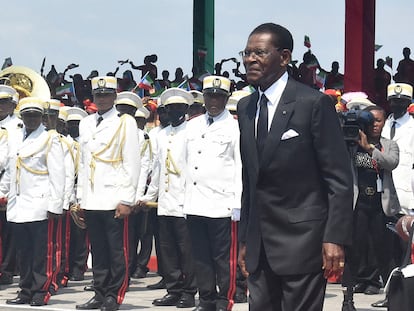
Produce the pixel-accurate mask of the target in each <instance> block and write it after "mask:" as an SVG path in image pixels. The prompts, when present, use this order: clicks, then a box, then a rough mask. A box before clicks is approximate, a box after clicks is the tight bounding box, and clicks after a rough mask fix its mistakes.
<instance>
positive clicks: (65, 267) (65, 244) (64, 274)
mask: <svg viewBox="0 0 414 311" xmlns="http://www.w3.org/2000/svg"><path fill="white" fill-rule="evenodd" d="M70 218H71V217H70V214H69V212H68V211H65V210H64V211H63V214H62V228H61V232H62V233H61V234H62V247H61V249H62V250H61V252H62V255H61V265H60V271H59V273H58V275H57V284H58V286H59V287H61V286H66V284H67V281H68V278H69V250H70V249H69V246H70Z"/></svg>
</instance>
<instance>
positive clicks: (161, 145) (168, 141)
mask: <svg viewBox="0 0 414 311" xmlns="http://www.w3.org/2000/svg"><path fill="white" fill-rule="evenodd" d="M186 126H187V122H183V123H182V124H180V125H179V126H177V127H172V126H171V125H170V126H167V127H165V128H163V129H162V130H160V131H159V133H158V134H157V138H156V148H157V149H156V150H157V151H156V158H155V159H154V165H153V170H152V176H151V183H150V185H149V187H148V190H147V193H146V194H145V196H144V197H143V200H144V201H155V200H156V199H157V197H158V216H174V217H184V212H183V206H184V191H183V190H184V186H185V178H184V174H185V134H186V131H185V128H186Z"/></svg>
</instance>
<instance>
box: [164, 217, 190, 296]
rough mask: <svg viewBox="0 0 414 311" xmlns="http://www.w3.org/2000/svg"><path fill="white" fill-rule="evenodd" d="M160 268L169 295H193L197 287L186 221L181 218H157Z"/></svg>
mask: <svg viewBox="0 0 414 311" xmlns="http://www.w3.org/2000/svg"><path fill="white" fill-rule="evenodd" d="M158 221H159V230H160V231H159V233H160V236H159V242H160V252H161V253H162V256H161V266H162V267H163V276H164V279H165V282H166V287H167V291H168V293H170V294H176V295H181V294H183V293H187V294H190V295H195V294H196V292H197V285H196V280H195V272H194V258H193V254H192V251H191V239H190V234H189V232H188V227H187V223H186V220H185V219H184V218H182V217H173V216H158Z"/></svg>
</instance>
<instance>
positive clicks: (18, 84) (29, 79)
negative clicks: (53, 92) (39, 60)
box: [0, 66, 50, 100]
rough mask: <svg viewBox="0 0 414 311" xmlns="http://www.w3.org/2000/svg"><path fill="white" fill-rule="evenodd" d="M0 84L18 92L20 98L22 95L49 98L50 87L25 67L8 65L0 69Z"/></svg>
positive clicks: (35, 73) (34, 72)
mask: <svg viewBox="0 0 414 311" xmlns="http://www.w3.org/2000/svg"><path fill="white" fill-rule="evenodd" d="M0 84H5V85H8V86H11V87H12V88H14V89H15V90H16V91H17V92H18V93H19V98H20V99H22V98H24V97H38V98H40V99H43V100H48V99H50V89H49V86H48V84H47V82H46V80H45V79H44V78H43V77H42V76H41V75H40V74H38V73H37V72H36V71H34V70H33V69H30V68H27V67H23V66H10V67H7V68H6V69H4V70H2V71H0Z"/></svg>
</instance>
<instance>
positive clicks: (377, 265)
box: [342, 106, 400, 311]
mask: <svg viewBox="0 0 414 311" xmlns="http://www.w3.org/2000/svg"><path fill="white" fill-rule="evenodd" d="M366 112H370V113H371V116H372V117H373V118H368V117H367V115H366V114H363V113H366ZM360 113H362V114H361V115H364V122H362V123H363V124H365V125H366V126H365V127H361V128H362V130H361V129H360V130H359V139H358V140H357V144H355V145H353V146H351V147H350V149H352V150H350V151H351V154H352V164H353V165H352V167H353V176H354V223H353V225H354V226H353V244H352V248H350V249H349V250H348V252H347V260H346V264H345V270H344V275H343V279H342V283H343V286H344V301H343V306H342V311H349V310H355V307H354V303H353V292H354V291H355V292H360V293H361V292H363V293H365V294H368V295H373V294H378V293H379V289H380V287H381V284H380V283H379V276H380V275H381V277H382V279H383V280H386V279H387V278H388V274H389V272H390V271H391V264H390V262H391V252H390V248H391V244H392V242H391V241H392V236H391V233H390V232H387V229H386V223H387V217H389V216H393V215H395V214H396V213H398V211H399V210H400V205H399V202H398V198H397V194H396V191H395V187H394V184H393V181H392V175H391V172H392V170H393V169H394V168H395V167H396V166H397V165H398V161H399V150H398V145H397V144H396V143H395V142H394V141H392V140H389V139H386V138H383V137H381V132H382V128H383V127H384V124H385V111H384V110H383V109H382V108H381V107H379V106H369V107H367V108H365V109H364V110H363V111H360ZM370 245H372V249H373V252H372V253H373V254H369V253H368V252H369V249H370ZM369 256H370V257H369ZM366 258H368V263H369V267H366V266H364V260H365V259H366ZM372 267H374V268H372ZM360 268H365V269H364V272H368V273H363V274H361V273H360V274H359V275H358V272H359V271H358V270H360ZM366 268H369V269H366ZM354 285H355V289H354V291H353V286H354Z"/></svg>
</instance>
